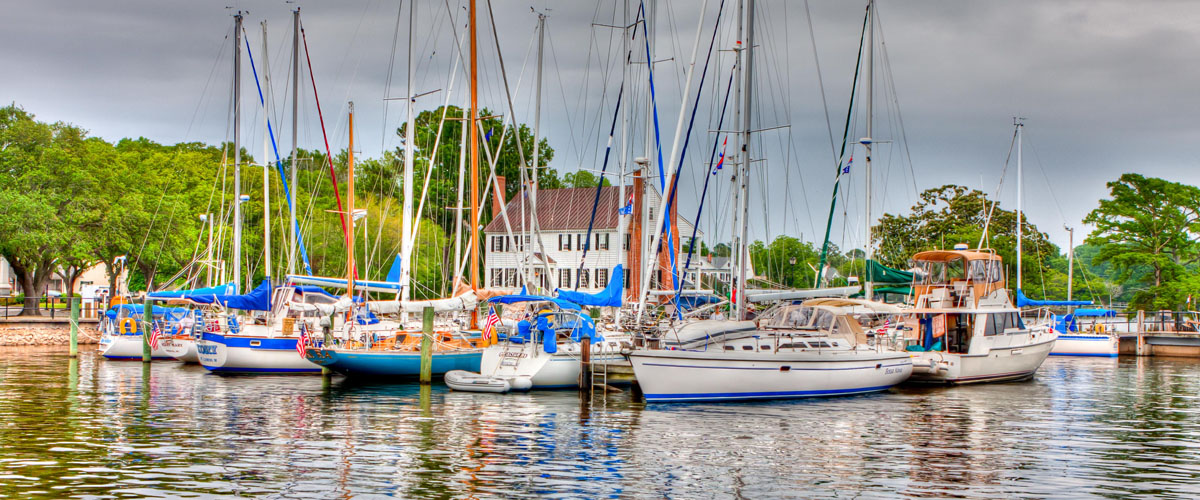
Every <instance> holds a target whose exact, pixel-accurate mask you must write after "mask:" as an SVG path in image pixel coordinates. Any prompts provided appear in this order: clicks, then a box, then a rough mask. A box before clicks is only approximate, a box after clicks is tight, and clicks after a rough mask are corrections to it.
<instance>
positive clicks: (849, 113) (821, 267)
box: [813, 5, 872, 288]
mask: <svg viewBox="0 0 1200 500" xmlns="http://www.w3.org/2000/svg"><path fill="white" fill-rule="evenodd" d="M871 14H872V12H871V10H870V6H869V5H868V7H867V11H866V13H865V14H863V28H862V32H861V34H860V35H859V38H858V60H857V61H855V63H854V77H853V78H852V79H851V80H850V101H849V103H848V104H847V109H846V126H845V128H844V129H843V130H842V151H841V153H840V154H838V155H837V158H836V161H835V162H834V166H835V167H837V174H836V175H835V176H834V178H833V196H832V197H831V198H832V199H831V200H829V218H828V219H827V220H826V221H825V240H824V241H823V242H822V243H821V256H820V259H819V260H818V261H817V278H816V282H815V283H813V287H814V288H817V287H820V286H821V274H823V273H824V271H825V261H826V257H827V256H828V252H829V231H830V229H831V228H832V227H833V215H834V213H835V210H836V207H837V193H838V185H839V184H840V183H841V181H842V173H843V172H845V169H843V168H842V165H841V159H842V158H843V157H844V156H845V155H846V143H847V142H848V141H849V137H850V122H851V120H852V119H853V117H854V99H855V94H856V93H857V92H858V73H859V70H860V69H862V55H863V48H864V47H863V42H865V40H866V35H867V21H868V19H869V16H870V15H871ZM853 156H854V155H853V154H851V157H853ZM843 210H844V208H843ZM844 230H845V225H844V224H843V231H844ZM842 237H843V241H845V233H843V234H842ZM869 244H871V242H866V245H869ZM864 248H865V245H864Z"/></svg>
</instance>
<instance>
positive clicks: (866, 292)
mask: <svg viewBox="0 0 1200 500" xmlns="http://www.w3.org/2000/svg"><path fill="white" fill-rule="evenodd" d="M865 45H866V46H865V47H864V48H865V49H866V51H867V52H866V55H865V57H866V59H867V61H866V64H863V69H864V70H865V71H864V72H865V73H866V74H865V75H864V77H865V78H866V80H867V92H866V93H867V95H866V98H867V136H866V137H863V138H862V139H861V140H860V141H859V142H861V143H862V145H863V147H864V148H866V152H867V161H866V164H865V165H864V167H865V169H864V172H865V174H864V176H865V177H866V179H865V181H864V184H865V185H866V190H867V197H866V200H867V203H866V224H865V226H866V228H865V229H866V231H867V238H866V241H865V243H863V245H864V246H863V248H864V249H865V250H866V252H865V253H866V262H863V271H865V273H864V274H865V275H866V276H865V278H866V280H865V282H864V283H863V298H865V299H867V300H873V298H874V295H875V283H874V282H873V281H871V260H872V259H874V258H875V250H874V248H873V247H872V246H871V145H872V144H873V143H874V140H873V139H871V133H872V126H873V125H874V123H873V122H874V121H875V109H874V102H873V100H874V97H875V78H874V73H875V71H874V70H875V0H868V1H867V35H866V43H865Z"/></svg>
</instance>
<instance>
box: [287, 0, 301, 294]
mask: <svg viewBox="0 0 1200 500" xmlns="http://www.w3.org/2000/svg"><path fill="white" fill-rule="evenodd" d="M299 106H300V7H296V10H295V11H293V12H292V162H291V168H290V169H289V170H290V171H291V178H292V183H291V186H292V188H291V189H289V190H288V227H290V228H292V231H291V233H292V236H291V245H289V246H288V274H296V248H297V247H298V246H299V241H298V240H299V235H298V234H297V233H298V231H296V227H297V226H296V190H297V189H299V187H300V186H299V184H297V183H296V149H297V144H298V143H299V142H300V134H299V131H298V130H299V123H300V115H299Z"/></svg>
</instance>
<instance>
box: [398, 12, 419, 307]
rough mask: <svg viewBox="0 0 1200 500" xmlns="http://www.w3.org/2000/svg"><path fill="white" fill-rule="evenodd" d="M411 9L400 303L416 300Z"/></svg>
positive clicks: (411, 17)
mask: <svg viewBox="0 0 1200 500" xmlns="http://www.w3.org/2000/svg"><path fill="white" fill-rule="evenodd" d="M408 5H409V7H408V103H407V104H408V125H407V126H406V127H405V130H404V209H403V213H402V214H401V229H400V254H401V255H403V256H404V258H405V259H407V260H408V262H401V263H400V265H401V269H403V270H404V271H403V272H402V273H400V300H408V299H409V298H410V297H411V296H412V289H411V287H409V283H410V282H411V280H412V270H413V265H412V261H413V251H412V246H413V242H412V239H413V232H412V226H413V149H415V147H414V146H415V145H416V140H417V139H416V128H417V125H416V116H415V115H414V114H413V101H414V100H415V99H416V98H415V97H413V96H415V95H416V91H415V90H414V89H413V47H414V46H415V44H414V43H413V31H415V29H414V28H415V26H414V21H413V19H414V18H415V17H416V12H417V2H409V4H408Z"/></svg>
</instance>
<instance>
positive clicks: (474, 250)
mask: <svg viewBox="0 0 1200 500" xmlns="http://www.w3.org/2000/svg"><path fill="white" fill-rule="evenodd" d="M475 10H476V9H475V0H470V2H469V7H468V18H469V23H470V28H469V31H470V39H471V41H470V44H471V118H470V119H469V120H468V124H467V125H468V126H469V127H470V130H469V132H468V133H470V134H471V243H470V248H471V289H472V290H477V289H479V129H478V127H476V126H475V121H476V119H477V118H478V116H479V65H478V59H479V57H478V56H479V45H478V42H477V40H476V34H475V32H476V27H477V26H476V24H477V22H476V19H475V17H476V12H475ZM534 147H535V148H536V147H537V145H536V144H535V145H534ZM476 316H478V311H472V313H471V327H474V326H475V323H476V319H477V318H476Z"/></svg>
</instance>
